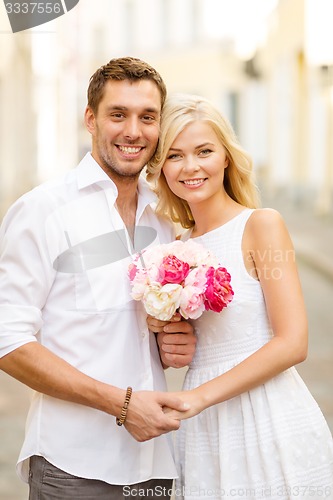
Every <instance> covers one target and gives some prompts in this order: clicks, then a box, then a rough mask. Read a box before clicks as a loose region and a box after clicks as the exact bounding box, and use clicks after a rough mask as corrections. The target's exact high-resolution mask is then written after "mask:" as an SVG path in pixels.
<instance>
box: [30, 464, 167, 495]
mask: <svg viewBox="0 0 333 500" xmlns="http://www.w3.org/2000/svg"><path fill="white" fill-rule="evenodd" d="M171 488H172V479H151V480H149V481H145V482H143V483H138V484H132V485H130V486H119V485H112V484H108V483H105V482H103V481H98V480H95V479H83V478H80V477H76V476H72V475H71V474H67V473H66V472H64V471H62V470H60V469H58V468H57V467H55V466H54V465H52V464H50V463H49V462H48V461H47V460H45V458H43V457H39V456H33V457H31V458H30V472H29V500H99V499H101V500H123V499H126V498H147V499H149V500H155V499H156V500H157V499H159V500H160V499H161V498H167V499H169V500H170V495H171Z"/></svg>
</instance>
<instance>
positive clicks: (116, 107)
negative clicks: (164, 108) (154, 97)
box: [107, 104, 160, 114]
mask: <svg viewBox="0 0 333 500" xmlns="http://www.w3.org/2000/svg"><path fill="white" fill-rule="evenodd" d="M128 110H129V108H128V107H127V106H122V105H121V104H113V105H111V106H108V107H107V111H128ZM142 112H143V113H154V114H159V113H160V110H159V109H158V108H154V107H149V108H144V109H143V110H142Z"/></svg>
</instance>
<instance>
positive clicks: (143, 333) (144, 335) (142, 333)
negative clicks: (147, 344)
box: [141, 330, 147, 339]
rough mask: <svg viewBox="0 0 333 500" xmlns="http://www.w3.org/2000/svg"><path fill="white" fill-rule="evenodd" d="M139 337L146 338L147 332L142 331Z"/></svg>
mask: <svg viewBox="0 0 333 500" xmlns="http://www.w3.org/2000/svg"><path fill="white" fill-rule="evenodd" d="M141 337H142V338H143V339H145V338H146V337H147V332H146V331H145V330H142V332H141Z"/></svg>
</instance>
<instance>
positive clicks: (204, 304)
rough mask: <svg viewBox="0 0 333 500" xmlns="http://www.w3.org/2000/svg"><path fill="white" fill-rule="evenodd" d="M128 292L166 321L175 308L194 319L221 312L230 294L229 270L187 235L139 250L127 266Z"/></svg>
mask: <svg viewBox="0 0 333 500" xmlns="http://www.w3.org/2000/svg"><path fill="white" fill-rule="evenodd" d="M128 276H129V279H130V282H131V285H132V292H131V296H132V298H133V299H134V300H141V301H142V302H143V305H144V307H145V310H146V312H147V313H148V314H149V315H151V316H154V317H155V318H157V319H160V320H162V321H169V320H170V319H171V318H172V316H173V315H174V314H175V312H180V314H181V315H182V316H183V318H185V319H188V318H191V319H197V318H199V316H201V314H202V313H203V311H205V310H211V311H215V312H221V311H222V309H223V308H224V307H227V305H228V304H229V302H231V300H232V298H233V294H234V292H233V290H232V287H231V285H230V279H231V277H230V274H229V273H228V271H227V270H226V269H225V268H224V267H221V266H219V263H218V261H217V259H216V257H215V256H214V255H213V254H212V253H211V252H210V251H209V250H208V249H206V248H205V247H204V246H202V245H200V244H199V243H196V242H194V241H193V240H191V239H189V240H187V241H185V242H183V241H180V240H177V241H174V242H172V243H169V244H164V245H158V246H155V247H151V248H148V249H145V250H143V251H142V252H140V253H138V254H136V255H135V257H134V261H133V262H132V263H131V264H130V266H129V269H128Z"/></svg>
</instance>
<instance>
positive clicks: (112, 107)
mask: <svg viewBox="0 0 333 500" xmlns="http://www.w3.org/2000/svg"><path fill="white" fill-rule="evenodd" d="M160 114H161V96H160V92H159V89H158V87H157V85H156V84H155V83H154V82H153V81H150V80H140V81H135V82H131V81H129V80H122V81H114V80H109V81H108V82H107V83H106V85H105V88H104V95H103V98H102V100H101V102H100V103H99V106H98V110H97V113H96V114H94V113H93V112H92V110H91V109H90V108H89V107H88V108H87V110H86V115H85V119H86V125H87V128H88V130H89V132H90V133H91V134H92V137H93V141H92V155H93V157H94V159H95V160H96V161H97V162H98V163H99V164H100V166H101V167H102V168H103V170H104V171H105V172H106V173H107V174H108V175H109V176H110V177H111V178H112V179H115V178H117V179H119V178H123V177H127V178H129V177H132V178H136V177H138V175H139V174H140V172H141V170H142V169H143V167H144V166H145V165H146V163H147V161H148V160H150V158H151V157H152V155H153V154H154V152H155V149H156V146H157V141H158V135H159V127H160Z"/></svg>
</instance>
